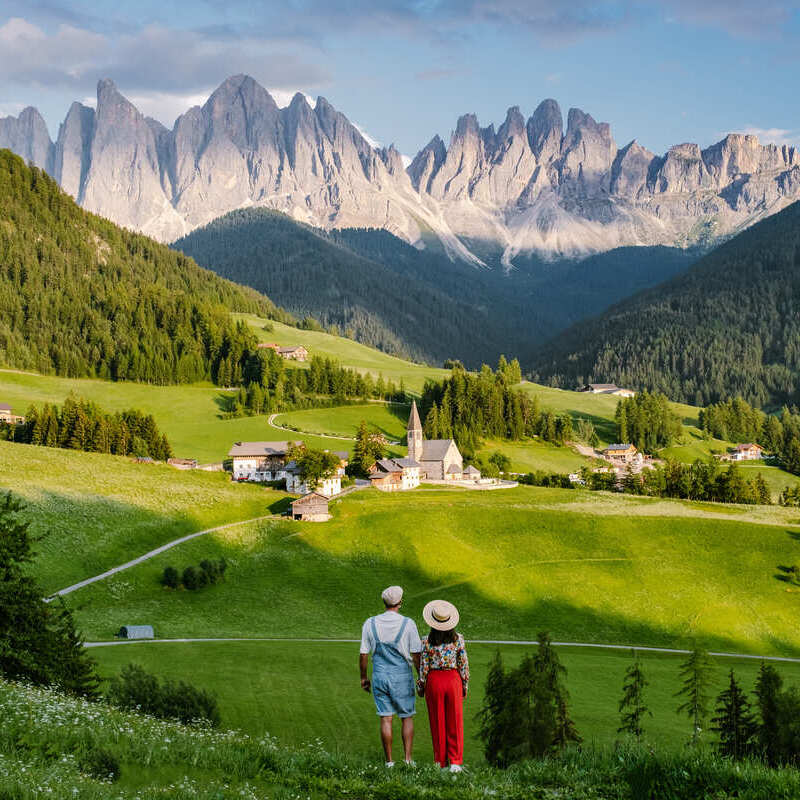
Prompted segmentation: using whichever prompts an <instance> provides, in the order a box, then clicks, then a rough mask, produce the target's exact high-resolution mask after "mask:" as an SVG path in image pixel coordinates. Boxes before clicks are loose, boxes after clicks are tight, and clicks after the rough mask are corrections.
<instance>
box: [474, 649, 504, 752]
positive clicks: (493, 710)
mask: <svg viewBox="0 0 800 800" xmlns="http://www.w3.org/2000/svg"><path fill="white" fill-rule="evenodd" d="M509 688H510V687H509V685H508V676H507V675H506V671H505V669H504V667H503V659H502V657H501V656H500V651H499V650H497V651H496V652H495V655H494V658H493V659H492V661H491V663H490V664H489V674H488V675H487V677H486V689H485V691H484V695H483V705H482V706H481V710H480V711H479V712H478V714H477V717H476V719H477V721H478V723H479V728H478V736H480V738H481V740H482V741H483V754H484V756H485V758H486V761H487V762H488V763H489V764H491V765H492V766H495V767H504V766H506V765H507V764H508V763H509V761H508V755H507V752H506V751H507V746H508V743H507V741H506V740H507V734H508V731H507V725H506V719H505V716H506V708H507V705H508V703H509Z"/></svg>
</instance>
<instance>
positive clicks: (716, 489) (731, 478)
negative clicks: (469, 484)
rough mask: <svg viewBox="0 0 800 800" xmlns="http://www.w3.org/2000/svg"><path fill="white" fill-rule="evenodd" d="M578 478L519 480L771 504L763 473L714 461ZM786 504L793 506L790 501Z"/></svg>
mask: <svg viewBox="0 0 800 800" xmlns="http://www.w3.org/2000/svg"><path fill="white" fill-rule="evenodd" d="M578 475H579V480H580V483H578V482H577V481H571V480H570V477H569V475H566V474H563V473H558V472H546V471H543V470H536V471H533V472H529V473H527V474H525V475H521V476H519V477H518V478H517V480H519V482H520V483H524V484H526V485H528V486H549V487H555V488H561V489H574V488H576V487H577V486H585V487H586V488H587V489H590V490H592V491H607V492H623V493H625V494H636V495H644V496H647V497H669V498H672V499H679V500H699V501H705V502H712V503H743V504H746V505H754V504H759V505H771V504H772V494H771V492H770V490H769V486H768V485H767V482H766V480H765V479H764V476H763V475H761V473H759V474H757V475H756V476H755V477H754V478H750V479H746V478H745V477H744V476H743V475H742V471H741V470H740V469H739V467H738V465H737V464H729V465H728V466H725V467H723V466H722V465H721V464H720V463H719V462H718V461H716V460H714V459H710V460H708V461H703V460H702V459H697V460H696V461H695V462H694V463H693V464H681V463H680V462H678V461H672V460H668V461H666V462H665V463H664V465H663V466H662V465H661V464H654V465H653V466H652V468H648V469H643V470H641V472H634V471H633V470H632V469H628V470H627V471H626V472H625V474H624V475H623V476H622V477H621V478H620V476H618V475H617V473H616V472H614V471H612V470H608V471H604V472H594V471H592V470H591V469H590V468H589V467H587V466H584V467H582V468H581V471H580V472H579V473H578ZM787 491H788V490H787ZM790 495H791V493H790ZM793 496H794V495H791V497H793ZM782 502H783V501H782ZM783 504H784V505H792V503H791V502H789V500H787V501H786V502H785V503H783Z"/></svg>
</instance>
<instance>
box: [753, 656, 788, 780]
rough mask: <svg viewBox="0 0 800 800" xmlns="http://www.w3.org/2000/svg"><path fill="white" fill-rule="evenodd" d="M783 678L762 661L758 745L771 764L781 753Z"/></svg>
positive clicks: (777, 760) (770, 665) (758, 699)
mask: <svg viewBox="0 0 800 800" xmlns="http://www.w3.org/2000/svg"><path fill="white" fill-rule="evenodd" d="M782 689H783V679H782V678H781V676H780V675H779V674H778V670H776V669H775V667H773V666H772V664H767V663H765V662H764V661H762V662H761V668H760V669H759V671H758V678H757V679H756V691H755V694H756V701H757V705H758V711H759V717H760V724H759V726H758V745H759V750H760V751H761V754H762V755H763V756H764V758H765V759H766V761H767V763H769V764H773V765H775V764H777V763H779V761H780V755H781V746H780V739H781V731H780V712H781V690H782Z"/></svg>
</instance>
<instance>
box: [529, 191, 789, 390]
mask: <svg viewBox="0 0 800 800" xmlns="http://www.w3.org/2000/svg"><path fill="white" fill-rule="evenodd" d="M798 252H800V203H794V204H793V205H791V206H789V207H788V208H786V209H784V210H783V211H781V212H780V213H778V214H775V215H774V216H771V217H769V218H768V219H765V220H764V221H762V222H759V223H758V224H756V225H754V226H752V227H751V228H749V229H747V230H746V231H744V232H743V233H740V234H739V235H738V236H736V237H734V238H733V239H731V240H730V241H728V242H726V243H725V244H723V245H722V246H721V247H719V248H718V249H716V250H714V251H713V252H711V253H709V254H708V255H706V256H705V257H703V258H702V259H700V261H698V262H697V263H696V264H695V265H694V266H693V267H692V268H691V269H690V270H689V271H688V272H687V273H685V274H683V275H679V276H678V277H676V278H673V279H672V280H670V281H668V282H666V283H664V284H662V285H660V286H657V287H656V288H654V289H649V290H646V291H644V292H641V293H639V294H637V295H635V296H634V297H631V298H629V299H627V300H624V301H622V302H621V303H619V304H617V305H616V306H613V307H612V308H610V309H608V310H607V311H606V312H604V313H603V314H601V315H599V316H597V317H595V318H594V319H590V320H587V321H585V322H581V323H578V324H577V325H575V326H574V327H572V328H571V329H569V330H567V331H566V332H564V333H563V334H561V335H559V336H557V337H556V338H555V339H553V340H552V341H550V342H549V343H547V345H545V346H543V347H542V348H540V349H539V351H538V353H537V354H536V355H535V356H534V358H533V359H532V361H531V364H532V366H533V371H534V372H535V373H536V374H537V375H538V376H539V378H540V379H541V380H543V381H544V382H554V383H557V384H559V385H562V386H571V385H576V384H578V383H581V382H588V381H593V380H597V381H611V380H613V381H616V382H617V383H618V384H620V385H630V386H631V387H632V388H635V389H645V388H646V389H657V390H659V391H663V392H664V393H665V394H666V395H667V396H668V397H671V398H673V399H680V400H686V401H688V402H693V403H696V404H697V405H705V404H707V403H710V402H715V401H717V400H719V399H725V398H728V397H735V396H737V395H741V396H742V397H744V398H745V399H746V400H747V401H748V402H750V403H751V404H754V405H757V406H764V405H766V406H773V405H778V406H780V405H781V404H783V403H797V402H798V398H799V397H800V395H798V391H797V385H798V371H799V370H800V359H799V358H798V352H800V349H799V345H800V330H799V329H798V326H797V316H796V308H797V306H798V303H799V302H800V271H798Z"/></svg>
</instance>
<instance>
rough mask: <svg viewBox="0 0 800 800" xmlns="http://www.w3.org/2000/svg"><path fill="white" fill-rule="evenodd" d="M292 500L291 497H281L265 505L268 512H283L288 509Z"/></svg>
mask: <svg viewBox="0 0 800 800" xmlns="http://www.w3.org/2000/svg"><path fill="white" fill-rule="evenodd" d="M293 500H294V498H293V497H281V498H280V500H276V501H275V502H274V503H270V505H268V506H267V508H268V509H269V513H270V514H285V513H286V512H287V511H288V510H289V506H291V504H292V501H293Z"/></svg>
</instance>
